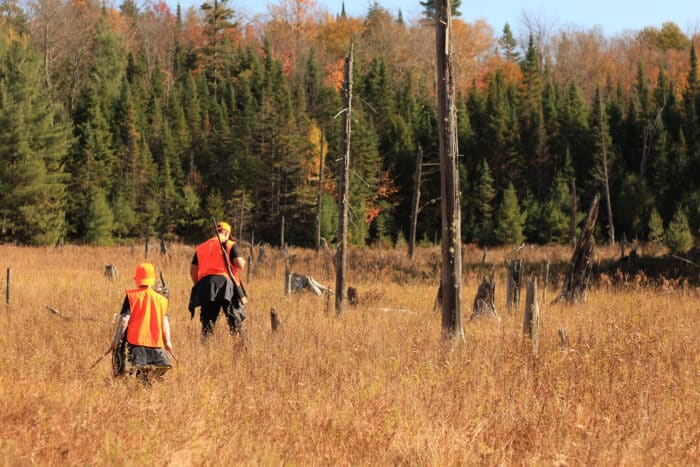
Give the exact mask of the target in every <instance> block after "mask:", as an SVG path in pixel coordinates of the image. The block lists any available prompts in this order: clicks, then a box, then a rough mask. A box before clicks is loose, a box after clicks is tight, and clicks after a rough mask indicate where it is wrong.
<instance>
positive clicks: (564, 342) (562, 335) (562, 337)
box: [559, 328, 569, 349]
mask: <svg viewBox="0 0 700 467" xmlns="http://www.w3.org/2000/svg"><path fill="white" fill-rule="evenodd" d="M559 346H560V347H561V348H563V349H566V348H568V347H569V336H568V334H567V333H566V329H565V328H560V329H559Z"/></svg>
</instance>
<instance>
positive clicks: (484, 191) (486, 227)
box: [473, 159, 496, 245]
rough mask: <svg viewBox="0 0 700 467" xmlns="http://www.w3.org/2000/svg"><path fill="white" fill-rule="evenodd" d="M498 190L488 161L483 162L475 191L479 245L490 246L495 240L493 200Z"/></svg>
mask: <svg viewBox="0 0 700 467" xmlns="http://www.w3.org/2000/svg"><path fill="white" fill-rule="evenodd" d="M495 197H496V190H495V189H494V186H493V177H491V170H490V169H489V165H488V163H487V162H486V160H485V159H484V160H482V161H481V163H480V164H479V167H478V169H477V172H476V184H475V189H474V197H473V204H474V207H473V209H474V213H475V216H474V217H475V219H474V221H475V223H476V238H477V239H478V240H479V243H480V244H482V245H484V244H489V243H491V239H492V238H493V200H494V198H495Z"/></svg>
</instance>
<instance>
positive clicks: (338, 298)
mask: <svg viewBox="0 0 700 467" xmlns="http://www.w3.org/2000/svg"><path fill="white" fill-rule="evenodd" d="M352 49H353V45H352V43H350V54H349V55H348V56H347V57H346V58H345V85H344V89H343V91H344V96H343V101H344V102H343V108H344V109H345V118H344V124H343V132H342V136H341V138H342V140H341V141H342V148H341V150H342V158H343V159H342V163H341V164H340V178H339V182H340V186H339V187H338V189H339V192H338V204H339V206H338V251H337V252H336V265H335V268H336V269H335V312H336V314H337V315H339V314H341V313H342V312H343V293H344V292H343V291H344V290H345V272H346V268H347V264H346V260H347V241H348V202H349V198H348V196H349V195H348V191H349V190H350V134H351V130H352V119H351V117H352V60H353V58H352V53H353V50H352Z"/></svg>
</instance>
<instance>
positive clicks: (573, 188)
mask: <svg viewBox="0 0 700 467" xmlns="http://www.w3.org/2000/svg"><path fill="white" fill-rule="evenodd" d="M577 215H578V213H577V212H576V179H575V178H572V179H571V223H570V224H569V239H570V240H571V246H572V247H573V246H575V245H576V216H577Z"/></svg>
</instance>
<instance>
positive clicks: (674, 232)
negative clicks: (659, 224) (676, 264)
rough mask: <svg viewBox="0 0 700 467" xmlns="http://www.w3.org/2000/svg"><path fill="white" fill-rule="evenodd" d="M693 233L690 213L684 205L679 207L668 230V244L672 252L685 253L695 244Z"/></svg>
mask: <svg viewBox="0 0 700 467" xmlns="http://www.w3.org/2000/svg"><path fill="white" fill-rule="evenodd" d="M693 242H694V239H693V234H692V233H691V231H690V225H689V224H688V215H687V214H686V211H685V209H684V208H682V207H680V206H679V207H678V208H677V209H676V212H675V213H674V214H673V219H671V222H669V224H668V230H666V246H667V247H668V249H669V250H671V253H677V254H678V253H685V252H687V251H688V250H690V248H692V246H693Z"/></svg>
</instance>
